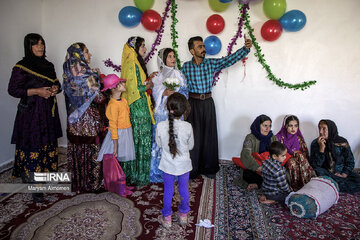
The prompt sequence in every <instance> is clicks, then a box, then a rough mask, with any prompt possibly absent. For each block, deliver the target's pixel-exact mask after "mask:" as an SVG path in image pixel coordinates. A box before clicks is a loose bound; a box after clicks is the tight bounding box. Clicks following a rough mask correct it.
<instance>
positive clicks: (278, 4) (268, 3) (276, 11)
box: [263, 0, 286, 20]
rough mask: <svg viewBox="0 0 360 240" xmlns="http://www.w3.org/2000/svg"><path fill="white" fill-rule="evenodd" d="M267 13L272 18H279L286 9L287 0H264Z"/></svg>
mask: <svg viewBox="0 0 360 240" xmlns="http://www.w3.org/2000/svg"><path fill="white" fill-rule="evenodd" d="M263 8H264V12H265V15H266V16H267V17H268V18H270V19H276V20H277V19H279V18H281V17H282V15H284V13H285V11H286V0H264V4H263Z"/></svg>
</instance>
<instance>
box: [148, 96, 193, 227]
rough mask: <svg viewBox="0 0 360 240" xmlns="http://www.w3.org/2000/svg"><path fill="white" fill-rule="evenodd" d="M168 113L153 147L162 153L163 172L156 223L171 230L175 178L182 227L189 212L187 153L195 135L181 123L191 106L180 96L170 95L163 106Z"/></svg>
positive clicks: (188, 162) (187, 125)
mask: <svg viewBox="0 0 360 240" xmlns="http://www.w3.org/2000/svg"><path fill="white" fill-rule="evenodd" d="M166 106H167V109H168V111H169V116H168V119H167V120H165V121H162V122H160V123H159V124H158V126H157V128H156V137H155V139H156V143H157V144H158V146H159V147H160V148H161V149H162V154H161V160H160V164H159V169H160V170H161V171H163V179H164V198H163V209H162V211H161V213H162V215H161V216H159V222H160V223H161V224H162V225H163V226H164V227H165V228H170V227H171V225H172V223H171V214H172V210H171V203H172V197H173V195H174V179H175V176H177V177H178V183H179V193H180V197H181V203H180V206H179V212H178V215H179V219H180V224H181V225H186V224H187V213H188V212H189V211H190V208H189V186H188V184H189V173H190V171H191V170H192V164H191V159H190V153H189V151H190V150H191V149H192V148H193V147H194V135H193V130H192V127H191V124H190V123H188V122H185V121H182V120H181V117H182V115H184V118H185V119H186V117H187V116H188V114H189V112H190V104H189V102H188V101H187V100H186V97H185V96H184V95H182V94H181V93H178V92H175V93H173V94H172V95H170V96H169V97H168V99H167V103H166Z"/></svg>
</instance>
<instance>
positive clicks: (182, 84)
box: [150, 48, 188, 182]
mask: <svg viewBox="0 0 360 240" xmlns="http://www.w3.org/2000/svg"><path fill="white" fill-rule="evenodd" d="M164 50H165V48H164V49H161V50H160V51H159V56H158V58H157V62H158V67H159V73H158V75H157V76H155V77H154V78H153V83H154V87H153V97H154V99H155V112H154V119H155V125H154V127H153V136H155V131H156V127H157V125H158V123H159V122H162V121H164V120H166V119H167V118H168V111H167V109H166V100H167V98H168V97H167V96H163V93H164V91H165V90H166V88H165V86H164V85H163V82H164V81H165V79H167V78H176V79H178V80H179V87H177V88H176V89H175V91H176V92H179V93H181V94H183V95H184V96H186V98H187V97H188V92H187V89H186V79H185V76H184V74H183V73H182V72H181V71H179V70H178V69H175V68H172V67H168V66H166V65H165V63H164V61H163V53H164ZM160 159H161V149H160V148H159V147H158V145H157V144H156V141H155V139H153V143H152V149H151V167H150V182H163V177H162V171H161V170H160V169H159V163H160Z"/></svg>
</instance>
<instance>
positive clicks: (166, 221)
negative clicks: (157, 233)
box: [158, 215, 172, 229]
mask: <svg viewBox="0 0 360 240" xmlns="http://www.w3.org/2000/svg"><path fill="white" fill-rule="evenodd" d="M158 221H159V223H161V225H163V227H164V228H166V229H169V228H171V225H172V224H171V215H169V216H167V217H164V216H163V215H160V216H159V217H158Z"/></svg>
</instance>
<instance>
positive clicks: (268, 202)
mask: <svg viewBox="0 0 360 240" xmlns="http://www.w3.org/2000/svg"><path fill="white" fill-rule="evenodd" d="M260 203H262V204H274V203H276V201H274V200H269V199H266V200H264V201H261V200H260Z"/></svg>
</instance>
